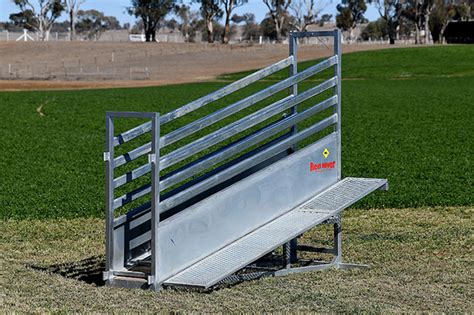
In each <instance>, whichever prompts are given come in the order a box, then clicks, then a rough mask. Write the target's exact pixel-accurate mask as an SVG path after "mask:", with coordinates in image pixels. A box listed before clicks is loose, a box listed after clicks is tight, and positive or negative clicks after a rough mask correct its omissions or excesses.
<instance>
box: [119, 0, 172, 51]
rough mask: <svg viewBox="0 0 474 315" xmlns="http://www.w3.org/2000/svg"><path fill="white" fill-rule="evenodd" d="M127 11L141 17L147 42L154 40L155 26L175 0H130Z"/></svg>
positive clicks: (169, 10)
mask: <svg viewBox="0 0 474 315" xmlns="http://www.w3.org/2000/svg"><path fill="white" fill-rule="evenodd" d="M131 4H132V6H131V7H129V8H128V13H129V14H130V15H134V16H135V17H137V18H140V19H142V23H143V28H144V30H145V39H146V41H147V42H155V41H156V28H157V26H158V25H159V23H160V21H161V20H162V19H163V18H164V17H165V16H166V15H167V14H168V13H170V12H171V11H172V10H173V9H176V0H131Z"/></svg>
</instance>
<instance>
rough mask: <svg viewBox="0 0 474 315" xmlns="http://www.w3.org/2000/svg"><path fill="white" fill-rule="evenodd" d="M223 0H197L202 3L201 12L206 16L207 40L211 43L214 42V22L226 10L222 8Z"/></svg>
mask: <svg viewBox="0 0 474 315" xmlns="http://www.w3.org/2000/svg"><path fill="white" fill-rule="evenodd" d="M220 1H221V0H197V1H196V2H197V3H200V4H201V7H200V12H201V16H202V17H203V18H204V21H205V23H206V30H207V41H208V42H209V43H213V42H214V22H215V20H216V19H219V18H221V17H222V15H223V14H224V12H223V11H222V9H221V8H220Z"/></svg>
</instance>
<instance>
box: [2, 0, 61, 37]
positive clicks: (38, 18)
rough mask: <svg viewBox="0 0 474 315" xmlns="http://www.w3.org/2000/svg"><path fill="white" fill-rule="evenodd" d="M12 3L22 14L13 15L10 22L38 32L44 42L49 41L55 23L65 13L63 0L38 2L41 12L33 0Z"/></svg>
mask: <svg viewBox="0 0 474 315" xmlns="http://www.w3.org/2000/svg"><path fill="white" fill-rule="evenodd" d="M12 1H13V3H15V4H16V5H17V6H18V8H19V9H20V12H19V13H14V14H11V15H10V20H12V21H13V22H14V23H15V24H16V25H19V26H22V27H24V28H26V29H28V30H30V31H34V32H36V33H37V34H38V36H39V38H40V39H41V40H42V41H44V40H47V39H48V36H49V32H50V31H51V27H52V26H53V23H54V22H55V21H56V19H57V18H59V17H60V16H61V13H62V12H63V11H64V2H63V1H62V0H38V6H39V11H37V10H36V8H35V6H34V5H33V4H32V2H31V0H12Z"/></svg>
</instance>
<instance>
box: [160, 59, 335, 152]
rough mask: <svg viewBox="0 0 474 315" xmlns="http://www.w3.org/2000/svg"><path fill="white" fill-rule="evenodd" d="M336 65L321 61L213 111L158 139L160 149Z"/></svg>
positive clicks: (331, 60) (330, 60)
mask: <svg viewBox="0 0 474 315" xmlns="http://www.w3.org/2000/svg"><path fill="white" fill-rule="evenodd" d="M335 64H337V56H332V57H330V58H328V59H326V60H324V61H321V62H320V63H318V64H316V65H314V66H311V67H309V68H307V69H305V70H304V71H301V72H300V73H298V74H296V75H294V76H291V77H289V78H287V79H284V80H282V81H280V82H278V83H275V84H274V85H271V86H269V87H267V88H265V89H263V90H261V91H259V92H257V93H255V94H253V95H250V96H248V97H246V98H244V99H242V100H240V101H238V102H236V103H234V104H231V105H229V106H226V107H224V108H222V109H220V110H218V111H215V112H214V113H212V114H210V115H208V116H205V117H203V118H201V119H198V120H195V121H193V122H192V123H190V124H188V125H186V126H183V127H181V128H179V129H177V130H175V131H172V132H170V133H168V134H166V135H164V136H163V137H161V139H160V147H166V146H167V145H170V144H172V143H174V142H176V141H178V140H181V139H183V138H185V137H187V136H189V135H191V134H193V133H194V132H196V131H199V130H201V129H203V128H205V127H208V126H210V125H212V124H214V123H216V122H217V121H220V120H222V119H224V118H226V117H228V116H230V115H232V114H235V113H237V112H239V111H241V110H243V109H245V108H247V107H249V106H251V105H254V104H256V103H258V102H260V101H261V100H264V99H266V98H267V97H269V96H271V95H273V94H275V93H278V92H280V91H282V90H284V89H286V88H288V87H290V86H292V85H294V84H295V83H298V82H301V81H303V80H305V79H307V78H309V77H311V76H313V75H315V74H317V73H319V72H321V71H323V70H326V69H328V68H329V67H331V66H333V65H335Z"/></svg>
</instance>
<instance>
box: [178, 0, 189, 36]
mask: <svg viewBox="0 0 474 315" xmlns="http://www.w3.org/2000/svg"><path fill="white" fill-rule="evenodd" d="M176 15H177V16H178V18H179V19H180V22H181V23H180V25H179V30H180V31H181V34H183V36H184V39H185V41H186V42H189V30H190V24H191V16H190V15H191V9H190V7H189V6H187V5H185V4H182V5H181V6H179V7H178V8H177V9H176Z"/></svg>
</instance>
